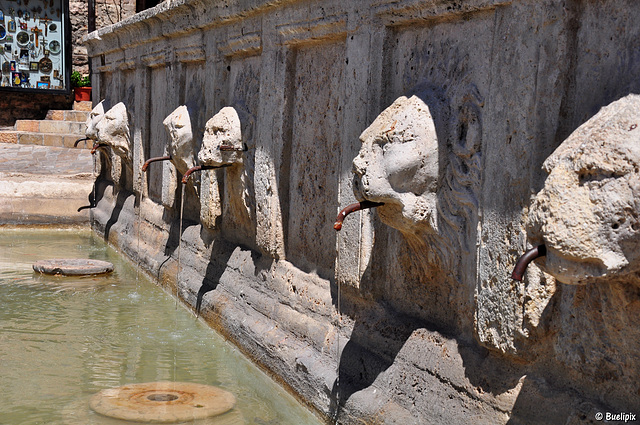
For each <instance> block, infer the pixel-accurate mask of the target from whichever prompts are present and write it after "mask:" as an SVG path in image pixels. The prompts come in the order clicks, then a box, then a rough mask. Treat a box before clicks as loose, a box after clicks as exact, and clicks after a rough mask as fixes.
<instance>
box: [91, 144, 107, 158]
mask: <svg viewBox="0 0 640 425" xmlns="http://www.w3.org/2000/svg"><path fill="white" fill-rule="evenodd" d="M108 146H109V145H107V144H106V143H100V142H96V143H95V144H94V145H93V148H92V149H91V155H93V154H95V153H96V151H97V150H98V149H100V148H106V147H108Z"/></svg>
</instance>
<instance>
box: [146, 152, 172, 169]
mask: <svg viewBox="0 0 640 425" xmlns="http://www.w3.org/2000/svg"><path fill="white" fill-rule="evenodd" d="M156 161H171V155H167V156H157V157H155V158H149V159H147V160H146V161H145V163H144V164H142V172H143V173H144V172H146V171H147V168H149V164H151V163H152V162H156Z"/></svg>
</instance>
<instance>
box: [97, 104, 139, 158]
mask: <svg viewBox="0 0 640 425" xmlns="http://www.w3.org/2000/svg"><path fill="white" fill-rule="evenodd" d="M96 129H97V132H98V143H100V144H105V145H108V146H109V147H111V149H112V150H113V152H114V153H115V154H116V155H118V156H119V157H121V158H122V159H124V160H126V161H127V163H131V141H130V136H129V118H128V116H127V107H126V106H125V105H124V103H122V102H120V103H118V104H117V105H116V106H114V107H113V108H111V109H109V110H108V111H107V112H106V113H105V114H104V118H103V119H102V120H100V122H98V124H97V125H96Z"/></svg>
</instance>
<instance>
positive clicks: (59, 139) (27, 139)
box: [0, 130, 93, 149]
mask: <svg viewBox="0 0 640 425" xmlns="http://www.w3.org/2000/svg"><path fill="white" fill-rule="evenodd" d="M83 138H84V132H82V133H41V132H34V131H16V130H9V131H0V143H13V144H20V145H39V146H58V147H66V148H72V147H73V145H74V144H75V142H76V140H78V139H83ZM92 146H93V144H92V143H90V142H81V143H80V144H79V145H78V146H77V147H78V148H85V149H91V147H92Z"/></svg>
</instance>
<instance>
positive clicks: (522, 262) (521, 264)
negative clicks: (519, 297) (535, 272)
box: [511, 244, 547, 282]
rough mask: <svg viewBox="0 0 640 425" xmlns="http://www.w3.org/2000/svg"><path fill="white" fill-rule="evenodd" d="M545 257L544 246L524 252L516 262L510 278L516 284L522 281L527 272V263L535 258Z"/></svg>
mask: <svg viewBox="0 0 640 425" xmlns="http://www.w3.org/2000/svg"><path fill="white" fill-rule="evenodd" d="M545 255H547V247H546V246H545V245H544V244H542V245H538V246H536V247H533V248H531V249H530V250H528V251H527V252H525V253H524V254H523V255H522V257H520V258H519V259H518V261H517V262H516V266H515V267H514V268H513V273H511V278H512V279H513V280H517V281H518V282H520V281H522V278H523V276H524V272H525V271H526V270H527V266H528V265H529V263H530V262H532V261H533V260H535V259H536V258H540V257H544V256H545Z"/></svg>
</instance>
